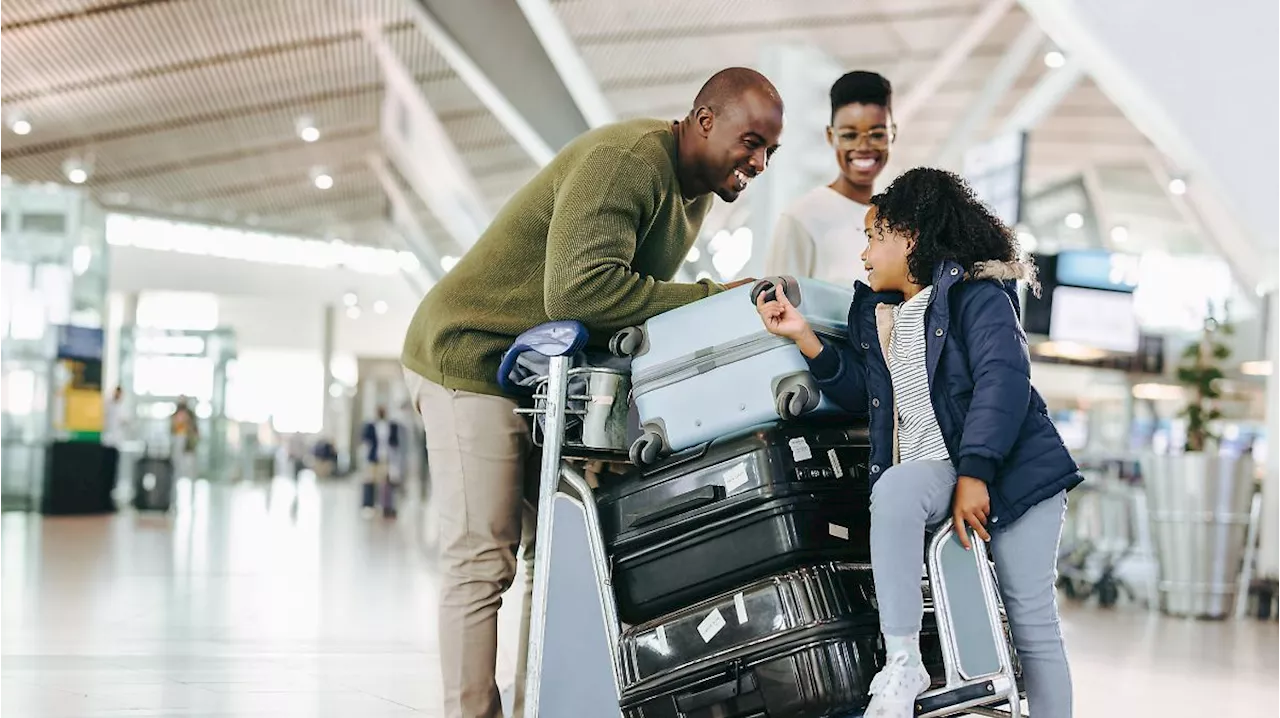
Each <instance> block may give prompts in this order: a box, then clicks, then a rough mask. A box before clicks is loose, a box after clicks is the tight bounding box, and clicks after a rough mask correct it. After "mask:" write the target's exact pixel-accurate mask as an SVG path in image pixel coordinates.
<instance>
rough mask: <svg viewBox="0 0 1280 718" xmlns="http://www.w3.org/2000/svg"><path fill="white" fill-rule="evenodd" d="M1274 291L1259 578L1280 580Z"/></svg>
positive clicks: (1266, 326) (1269, 306)
mask: <svg viewBox="0 0 1280 718" xmlns="http://www.w3.org/2000/svg"><path fill="white" fill-rule="evenodd" d="M1278 296H1280V294H1278V293H1277V292H1276V291H1275V290H1272V291H1271V293H1270V294H1268V295H1267V298H1266V301H1265V304H1264V306H1265V307H1266V310H1265V311H1266V313H1265V315H1264V317H1263V322H1262V327H1263V332H1264V334H1265V335H1266V341H1267V361H1268V362H1270V363H1271V375H1270V376H1268V377H1267V437H1266V441H1267V459H1266V471H1265V473H1264V474H1263V477H1262V527H1261V528H1262V532H1261V534H1260V536H1261V539H1260V545H1259V549H1258V575H1259V576H1268V577H1271V578H1276V577H1280V445H1278V444H1277V442H1278V441H1280V428H1278V426H1277V425H1278V423H1280V405H1278V404H1280V396H1278V395H1277V392H1280V382H1277V380H1276V369H1277V367H1276V340H1277V334H1280V332H1277V330H1276V320H1277V319H1278V318H1280V314H1277V310H1278V307H1277V301H1276V298H1277V297H1278Z"/></svg>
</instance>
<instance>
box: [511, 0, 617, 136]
mask: <svg viewBox="0 0 1280 718" xmlns="http://www.w3.org/2000/svg"><path fill="white" fill-rule="evenodd" d="M516 4H517V5H519V6H520V11H521V12H523V13H524V17H525V20H526V21H527V22H528V23H529V27H530V28H532V29H533V33H534V34H535V35H537V37H538V40H539V42H541V43H542V49H543V50H545V51H546V53H547V57H548V58H549V59H550V60H551V64H552V65H553V66H554V67H555V69H556V73H557V74H558V75H559V76H560V79H561V81H562V82H564V86H565V88H566V89H568V90H569V95H570V96H572V97H573V101H574V102H575V103H577V105H578V109H579V110H580V111H581V112H582V117H583V119H585V120H586V121H587V125H588V126H589V127H599V126H601V125H607V124H609V123H611V122H615V121H616V120H617V119H618V118H617V116H616V115H615V114H614V112H613V107H612V106H610V104H609V100H608V99H607V98H606V97H605V96H604V92H602V91H601V90H600V83H598V82H596V77H595V75H594V74H593V73H592V72H591V69H590V68H588V67H587V63H586V62H585V61H584V60H583V59H582V54H581V53H580V52H578V46H577V45H576V44H575V43H574V42H573V38H572V37H570V35H569V31H568V29H567V28H565V26H564V23H562V22H560V16H559V15H557V14H556V11H555V9H553V8H552V7H551V0H516Z"/></svg>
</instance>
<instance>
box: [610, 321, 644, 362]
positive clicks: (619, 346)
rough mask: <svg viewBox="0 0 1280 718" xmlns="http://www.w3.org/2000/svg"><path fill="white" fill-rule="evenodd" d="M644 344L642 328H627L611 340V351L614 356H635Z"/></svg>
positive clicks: (619, 331)
mask: <svg viewBox="0 0 1280 718" xmlns="http://www.w3.org/2000/svg"><path fill="white" fill-rule="evenodd" d="M643 343H644V329H643V328H641V327H627V328H625V329H619V330H618V331H617V332H616V333H615V334H614V335H613V336H612V337H611V338H610V339H609V351H610V352H611V353H612V354H613V355H614V356H619V357H629V356H632V355H633V354H635V352H636V350H638V349H639V348H640V345H641V344H643Z"/></svg>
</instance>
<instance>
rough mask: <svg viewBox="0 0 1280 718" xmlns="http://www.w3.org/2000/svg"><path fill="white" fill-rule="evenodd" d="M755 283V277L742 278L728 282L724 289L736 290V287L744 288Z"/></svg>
mask: <svg viewBox="0 0 1280 718" xmlns="http://www.w3.org/2000/svg"><path fill="white" fill-rule="evenodd" d="M755 283H756V278H755V277H743V278H742V279H738V280H735V281H732V282H729V283H728V284H726V285H724V288H725V289H737V288H738V287H742V286H746V285H748V284H755Z"/></svg>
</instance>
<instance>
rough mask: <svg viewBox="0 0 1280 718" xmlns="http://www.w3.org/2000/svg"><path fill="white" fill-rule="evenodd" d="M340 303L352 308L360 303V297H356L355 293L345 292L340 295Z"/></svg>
mask: <svg viewBox="0 0 1280 718" xmlns="http://www.w3.org/2000/svg"><path fill="white" fill-rule="evenodd" d="M342 303H343V304H345V305H347V306H348V307H354V306H355V305H357V304H359V303H360V297H357V296H356V293H355V292H347V293H346V294H344V295H342Z"/></svg>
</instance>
